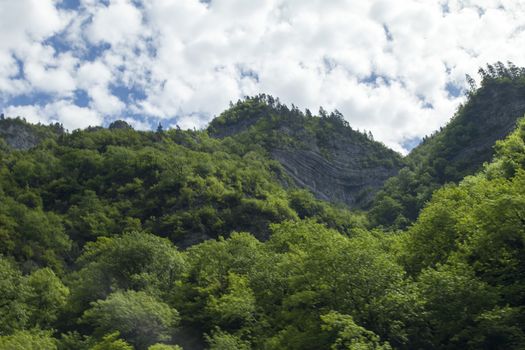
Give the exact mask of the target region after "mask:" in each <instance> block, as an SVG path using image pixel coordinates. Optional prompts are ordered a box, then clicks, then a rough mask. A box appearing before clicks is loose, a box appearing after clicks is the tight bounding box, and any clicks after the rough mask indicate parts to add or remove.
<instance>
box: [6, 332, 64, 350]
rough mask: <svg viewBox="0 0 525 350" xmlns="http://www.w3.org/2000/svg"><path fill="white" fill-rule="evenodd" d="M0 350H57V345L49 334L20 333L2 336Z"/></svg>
mask: <svg viewBox="0 0 525 350" xmlns="http://www.w3.org/2000/svg"><path fill="white" fill-rule="evenodd" d="M0 350H57V345H56V340H55V339H53V338H52V337H51V334H50V333H48V332H42V331H38V330H32V331H18V332H15V333H14V334H12V335H6V336H0Z"/></svg>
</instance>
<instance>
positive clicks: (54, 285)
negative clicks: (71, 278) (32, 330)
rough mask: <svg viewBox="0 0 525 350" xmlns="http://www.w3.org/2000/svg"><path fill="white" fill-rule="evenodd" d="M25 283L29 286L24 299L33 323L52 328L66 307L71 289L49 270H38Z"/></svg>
mask: <svg viewBox="0 0 525 350" xmlns="http://www.w3.org/2000/svg"><path fill="white" fill-rule="evenodd" d="M24 282H25V284H26V286H27V294H26V295H25V297H24V299H25V303H26V304H27V305H28V306H29V310H30V312H31V314H32V317H31V323H32V324H34V325H36V326H39V327H41V328H50V327H51V326H52V325H53V323H54V322H55V321H56V319H57V317H58V315H59V312H61V311H62V310H63V309H64V307H65V306H66V302H67V298H68V296H69V289H68V288H67V287H66V286H64V284H62V281H61V280H60V279H59V278H58V277H57V276H56V275H55V273H54V272H53V271H52V270H51V269H49V268H44V269H40V270H36V271H35V272H33V273H31V274H30V275H29V276H27V278H26V280H25V281H24Z"/></svg>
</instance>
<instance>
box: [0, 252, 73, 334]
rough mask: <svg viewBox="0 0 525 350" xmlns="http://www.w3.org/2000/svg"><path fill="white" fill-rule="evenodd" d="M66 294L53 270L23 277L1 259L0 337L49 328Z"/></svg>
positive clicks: (10, 263) (67, 291)
mask: <svg viewBox="0 0 525 350" xmlns="http://www.w3.org/2000/svg"><path fill="white" fill-rule="evenodd" d="M68 294H69V290H68V288H67V287H65V286H64V285H63V284H62V282H61V280H60V279H59V278H58V277H57V276H56V275H55V273H54V272H53V271H52V270H50V269H48V268H44V269H40V270H36V271H34V272H33V273H31V274H30V275H27V276H23V275H22V274H21V273H20V271H19V270H18V268H17V267H16V266H15V265H14V264H13V263H12V262H10V261H9V260H7V259H5V258H3V257H1V256H0V295H2V299H1V303H0V335H7V334H11V333H13V332H14V331H16V330H21V329H28V328H32V327H39V328H42V329H49V328H51V327H52V325H53V324H54V322H55V321H56V319H57V317H58V315H59V313H60V312H61V311H62V310H63V308H64V307H65V304H66V299H67V296H68Z"/></svg>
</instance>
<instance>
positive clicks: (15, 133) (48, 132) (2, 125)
mask: <svg viewBox="0 0 525 350" xmlns="http://www.w3.org/2000/svg"><path fill="white" fill-rule="evenodd" d="M63 133H64V129H63V128H62V126H61V125H60V124H52V125H41V124H38V125H35V124H30V123H27V122H26V121H25V120H23V119H21V118H14V119H12V118H7V119H4V118H3V115H2V118H0V140H3V141H4V142H5V143H6V144H7V145H8V146H9V147H11V148H12V149H17V150H28V149H30V148H33V147H35V146H37V145H38V144H39V143H40V142H41V141H42V140H44V139H48V138H56V137H58V135H61V134H63Z"/></svg>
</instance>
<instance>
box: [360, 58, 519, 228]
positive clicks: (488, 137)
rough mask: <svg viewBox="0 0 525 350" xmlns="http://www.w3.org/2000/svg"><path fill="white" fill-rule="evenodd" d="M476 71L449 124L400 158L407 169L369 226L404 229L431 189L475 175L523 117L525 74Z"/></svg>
mask: <svg viewBox="0 0 525 350" xmlns="http://www.w3.org/2000/svg"><path fill="white" fill-rule="evenodd" d="M495 66H496V67H498V68H497V69H496V68H495V67H494V66H492V65H489V66H488V68H487V70H486V71H487V72H492V73H486V72H485V70H483V69H481V70H480V72H481V75H482V78H483V79H482V83H481V87H480V88H474V87H473V88H472V90H471V91H470V92H469V94H468V98H467V101H466V102H465V103H464V104H463V105H462V106H460V107H459V108H458V111H457V112H456V114H455V115H454V117H453V118H452V119H451V120H450V122H449V123H448V124H447V125H446V126H445V127H443V128H441V129H440V130H439V131H437V132H436V133H434V134H433V135H431V136H430V137H426V138H424V139H423V142H422V143H421V144H420V145H419V146H417V147H416V148H414V149H413V150H412V151H411V152H410V153H409V155H408V156H407V157H406V158H405V159H404V160H405V162H406V164H407V166H406V167H405V168H403V169H401V171H400V173H399V175H397V176H395V177H393V178H391V179H389V180H388V181H387V182H386V183H385V186H384V188H383V189H382V190H381V191H380V192H379V193H378V195H377V196H376V198H375V200H374V203H373V205H372V208H371V209H370V215H369V217H370V219H371V221H372V224H373V225H383V226H389V227H405V226H406V225H408V224H409V223H411V222H413V221H414V220H415V219H416V218H417V215H418V213H419V211H420V210H421V208H423V206H424V205H425V203H426V202H427V201H428V200H429V199H430V197H431V195H432V193H433V191H434V190H436V189H438V188H439V187H441V186H443V185H444V184H446V183H457V182H458V181H460V180H461V179H463V178H464V177H465V176H467V175H472V174H474V173H475V172H477V171H479V170H480V169H481V168H482V166H483V164H484V163H485V162H487V161H489V160H490V159H491V158H492V156H493V154H494V145H495V143H496V141H498V140H502V139H504V138H505V137H506V136H507V135H508V134H509V133H510V132H511V131H512V130H514V129H515V127H516V122H517V120H518V119H519V118H521V117H523V115H524V114H525V71H524V70H523V69H518V68H516V67H514V66H513V65H509V66H508V67H506V66H503V65H502V64H501V63H498V64H496V65H495Z"/></svg>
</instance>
